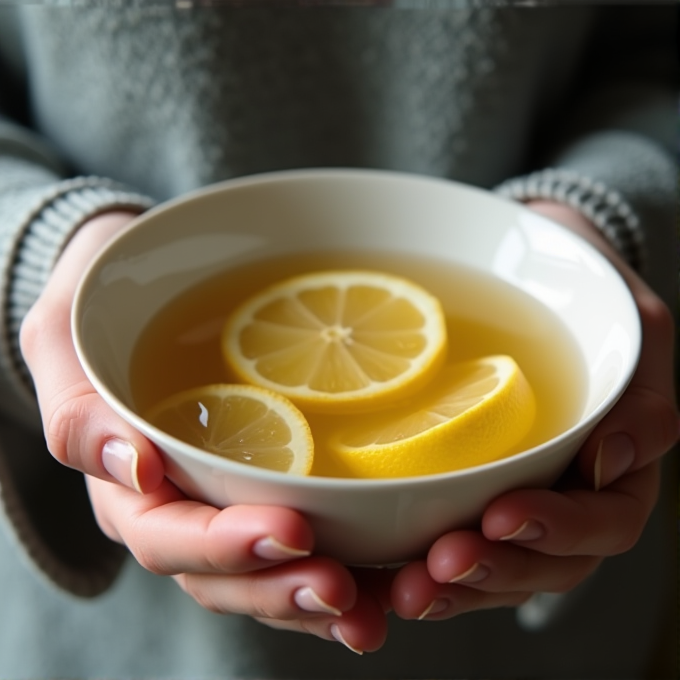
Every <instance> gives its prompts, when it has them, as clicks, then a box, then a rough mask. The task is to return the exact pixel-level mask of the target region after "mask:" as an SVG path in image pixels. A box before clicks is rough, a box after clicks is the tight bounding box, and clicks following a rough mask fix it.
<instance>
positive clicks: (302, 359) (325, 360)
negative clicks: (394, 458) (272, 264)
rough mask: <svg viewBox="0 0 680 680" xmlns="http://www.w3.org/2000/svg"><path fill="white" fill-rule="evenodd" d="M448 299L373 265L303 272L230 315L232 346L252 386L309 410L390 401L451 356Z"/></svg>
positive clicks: (235, 363) (227, 352) (231, 357)
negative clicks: (365, 268)
mask: <svg viewBox="0 0 680 680" xmlns="http://www.w3.org/2000/svg"><path fill="white" fill-rule="evenodd" d="M446 346H447V339H446V324H445V319H444V314H443V311H442V308H441V305H440V303H439V301H438V300H437V299H436V298H435V297H434V296H433V295H431V294H430V293H428V292H427V291H425V290H424V289H422V288H421V287H420V286H417V285H416V284H414V283H412V282H411V281H408V280H406V279H403V278H400V277H397V276H392V275H388V274H383V273H379V272H368V271H325V272H318V273H311V274H306V275H302V276H297V277H293V278H291V279H287V280H285V281H283V282H280V283H278V284H275V285H274V286H271V287H269V288H267V289H266V290H264V291H262V292H260V293H259V294H256V295H255V296H253V297H252V298H250V299H249V300H247V301H246V302H245V303H244V304H243V305H241V306H240V307H239V308H238V309H237V310H235V311H234V312H233V313H232V314H231V316H230V317H229V319H228V320H227V322H226V324H225V326H224V330H223V334H222V350H223V354H224V357H225V359H226V362H227V364H228V365H229V367H230V368H231V370H232V371H233V372H234V373H235V374H236V375H237V376H238V377H239V379H240V380H243V381H244V382H247V383H251V384H255V385H261V386H263V387H267V388H269V389H272V390H276V391H277V392H279V393H281V394H283V395H285V396H287V397H288V398H289V399H291V400H292V401H294V402H295V403H296V404H298V405H299V406H301V407H304V408H306V409H308V410H309V411H312V412H314V411H316V412H328V413H351V412H357V411H359V410H365V409H375V408H380V407H382V406H384V405H385V404H386V403H388V402H389V401H391V400H394V399H399V398H402V397H404V396H408V395H409V394H412V393H413V392H415V391H417V390H418V389H419V388H421V387H422V386H423V385H424V384H426V383H427V381H429V380H430V379H431V378H432V376H433V375H434V374H435V373H436V371H437V370H438V369H439V367H440V366H441V365H442V363H443V360H444V358H445V354H446Z"/></svg>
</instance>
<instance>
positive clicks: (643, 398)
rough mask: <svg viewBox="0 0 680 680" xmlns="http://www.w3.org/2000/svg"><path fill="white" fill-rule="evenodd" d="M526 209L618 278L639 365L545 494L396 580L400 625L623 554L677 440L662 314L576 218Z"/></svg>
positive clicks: (572, 581) (516, 494) (563, 585)
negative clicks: (636, 335)
mask: <svg viewBox="0 0 680 680" xmlns="http://www.w3.org/2000/svg"><path fill="white" fill-rule="evenodd" d="M529 207H531V208H533V209H534V210H536V211H537V212H540V213H541V214H543V215H545V216H547V217H550V218H552V219H553V220H555V221H557V222H560V223H562V224H564V225H565V226H567V227H569V228H571V229H572V230H573V231H575V232H576V233H578V234H579V235H581V236H582V237H584V238H586V239H587V240H588V241H590V242H591V243H592V244H593V245H595V246H596V247H597V248H598V249H599V250H600V251H602V252H603V253H604V254H605V255H606V256H607V257H608V258H609V259H610V260H611V261H612V263H613V264H614V266H615V267H616V268H617V269H618V271H619V272H620V273H621V275H622V276H623V278H624V279H625V280H626V282H627V284H628V286H629V287H630V290H631V292H632V294H633V297H634V298H635V301H636V303H637V306H638V310H639V313H640V318H641V322H642V335H643V344H642V350H641V356H640V361H639V364H638V367H637V370H636V372H635V375H634V376H633V379H632V381H631V383H630V385H629V386H628V388H627V389H626V391H625V393H624V394H623V396H622V397H621V399H620V400H619V401H618V402H617V404H616V405H615V406H614V408H613V409H612V410H611V411H610V412H609V413H608V414H607V416H606V417H605V418H604V419H603V420H602V421H601V422H600V423H599V424H598V426H597V427H596V428H595V429H594V431H593V432H592V433H591V435H590V436H589V437H588V439H587V441H586V442H585V444H584V445H583V447H582V448H581V450H580V451H579V453H578V455H577V457H576V460H575V462H574V465H572V466H571V468H570V469H569V471H568V472H567V473H566V474H565V475H564V476H563V478H562V479H561V480H560V482H559V483H558V484H557V485H556V486H555V487H553V488H552V489H540V490H529V489H522V490H517V491H512V492H510V493H507V494H505V495H504V496H502V497H500V498H498V499H496V500H495V501H493V502H492V503H491V504H490V505H489V507H488V508H487V509H486V511H485V513H484V515H483V518H482V522H481V530H480V531H454V532H451V533H449V534H446V535H445V536H442V537H441V538H440V539H439V540H438V541H436V543H435V544H434V545H433V546H432V548H431V549H430V551H429V553H428V555H427V559H426V560H422V561H419V562H412V563H410V564H409V565H407V566H405V567H403V568H402V569H401V570H400V571H399V573H398V574H397V575H396V577H395V579H394V582H393V585H392V604H393V607H394V610H395V612H396V613H397V614H398V615H399V616H401V617H402V618H406V619H417V618H427V619H445V618H450V617H452V616H455V615H457V614H460V613H463V612H466V611H471V610H475V609H485V608H492V607H499V606H515V605H518V604H521V603H522V602H524V601H525V600H527V599H528V598H529V597H530V596H531V595H532V594H534V593H536V592H566V591H568V590H570V589H572V588H573V587H575V586H576V585H578V584H579V583H580V582H581V581H583V580H584V579H585V578H586V577H587V576H588V575H589V574H591V573H592V572H593V571H594V570H595V569H596V568H597V566H598V565H599V564H600V562H601V561H602V560H603V559H604V558H605V557H607V556H610V555H616V554H618V553H622V552H625V551H627V550H629V549H630V548H632V547H633V545H635V543H636V542H637V540H638V538H639V537H640V534H641V533H642V530H643V528H644V526H645V524H646V522H647V519H648V518H649V515H650V513H651V511H652V509H653V508H654V506H655V504H656V501H657V498H658V486H659V474H660V468H661V457H662V456H663V454H664V453H666V452H667V451H668V450H669V449H670V448H671V447H672V446H673V444H674V443H675V442H676V441H677V440H678V433H679V425H680V420H679V417H678V411H677V407H676V404H675V396H674V386H673V319H672V316H671V314H670V311H669V310H668V308H667V307H666V306H665V305H664V304H663V302H662V301H661V300H660V299H659V298H658V297H657V296H656V295H655V294H654V292H653V291H652V290H651V289H650V288H649V287H648V286H647V284H646V283H645V282H644V281H643V280H642V279H641V278H640V277H639V276H637V275H636V274H635V273H634V272H633V271H632V270H631V269H630V268H629V267H628V266H627V265H626V264H625V263H624V262H623V261H622V260H621V258H620V257H619V256H618V255H617V254H616V253H615V252H614V250H613V249H612V248H611V247H610V246H609V244H608V243H607V242H606V241H605V240H604V239H603V238H602V237H601V236H600V234H599V233H598V232H597V230H596V229H595V228H594V226H593V225H591V224H590V223H589V222H588V220H586V219H585V218H584V217H583V216H582V215H581V214H580V213H578V212H576V211H574V210H572V209H571V208H569V207H568V206H565V205H562V204H558V203H553V202H548V201H540V202H539V201H536V202H533V203H530V204H529Z"/></svg>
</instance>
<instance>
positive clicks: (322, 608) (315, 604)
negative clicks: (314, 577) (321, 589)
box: [293, 587, 342, 616]
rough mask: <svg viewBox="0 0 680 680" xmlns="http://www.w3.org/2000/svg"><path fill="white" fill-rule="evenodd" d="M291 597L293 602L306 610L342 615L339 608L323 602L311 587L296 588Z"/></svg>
mask: <svg viewBox="0 0 680 680" xmlns="http://www.w3.org/2000/svg"><path fill="white" fill-rule="evenodd" d="M293 599H294V600H295V604H296V605H297V606H298V607H300V609H302V610H304V611H306V612H314V613H317V614H332V615H333V616H342V612H341V611H340V610H339V609H337V608H336V607H332V606H331V605H329V604H328V603H327V602H324V601H323V600H322V599H321V598H320V597H319V596H318V595H317V594H316V593H315V592H314V590H313V589H312V588H309V587H304V588H298V589H297V590H296V591H295V594H294V595H293Z"/></svg>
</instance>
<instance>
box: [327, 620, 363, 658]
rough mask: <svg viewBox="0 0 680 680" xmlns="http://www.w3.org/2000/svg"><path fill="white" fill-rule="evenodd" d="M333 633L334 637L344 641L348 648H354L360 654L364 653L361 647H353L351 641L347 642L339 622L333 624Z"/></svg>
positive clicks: (341, 641)
mask: <svg viewBox="0 0 680 680" xmlns="http://www.w3.org/2000/svg"><path fill="white" fill-rule="evenodd" d="M331 635H332V636H333V638H334V639H335V640H336V641H337V642H340V643H342V644H343V645H345V647H347V649H350V650H352V651H353V652H354V653H355V654H359V655H361V654H363V651H362V650H361V649H357V648H356V647H352V645H350V644H349V642H347V640H345V638H344V636H343V634H342V631H341V630H340V626H338V624H337V623H334V624H333V625H332V626H331Z"/></svg>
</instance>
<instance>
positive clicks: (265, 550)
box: [253, 536, 311, 562]
mask: <svg viewBox="0 0 680 680" xmlns="http://www.w3.org/2000/svg"><path fill="white" fill-rule="evenodd" d="M253 552H254V553H255V554H256V555H257V556H258V557H261V558H262V559H263V560H272V561H273V562H280V561H281V560H290V559H293V558H295V557H308V556H309V555H311V552H310V551H309V550H300V549H298V548H291V547H290V546H287V545H284V544H283V543H281V542H280V541H277V540H276V539H275V538H274V537H273V536H266V537H265V538H261V539H260V540H259V541H257V543H255V545H253Z"/></svg>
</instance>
